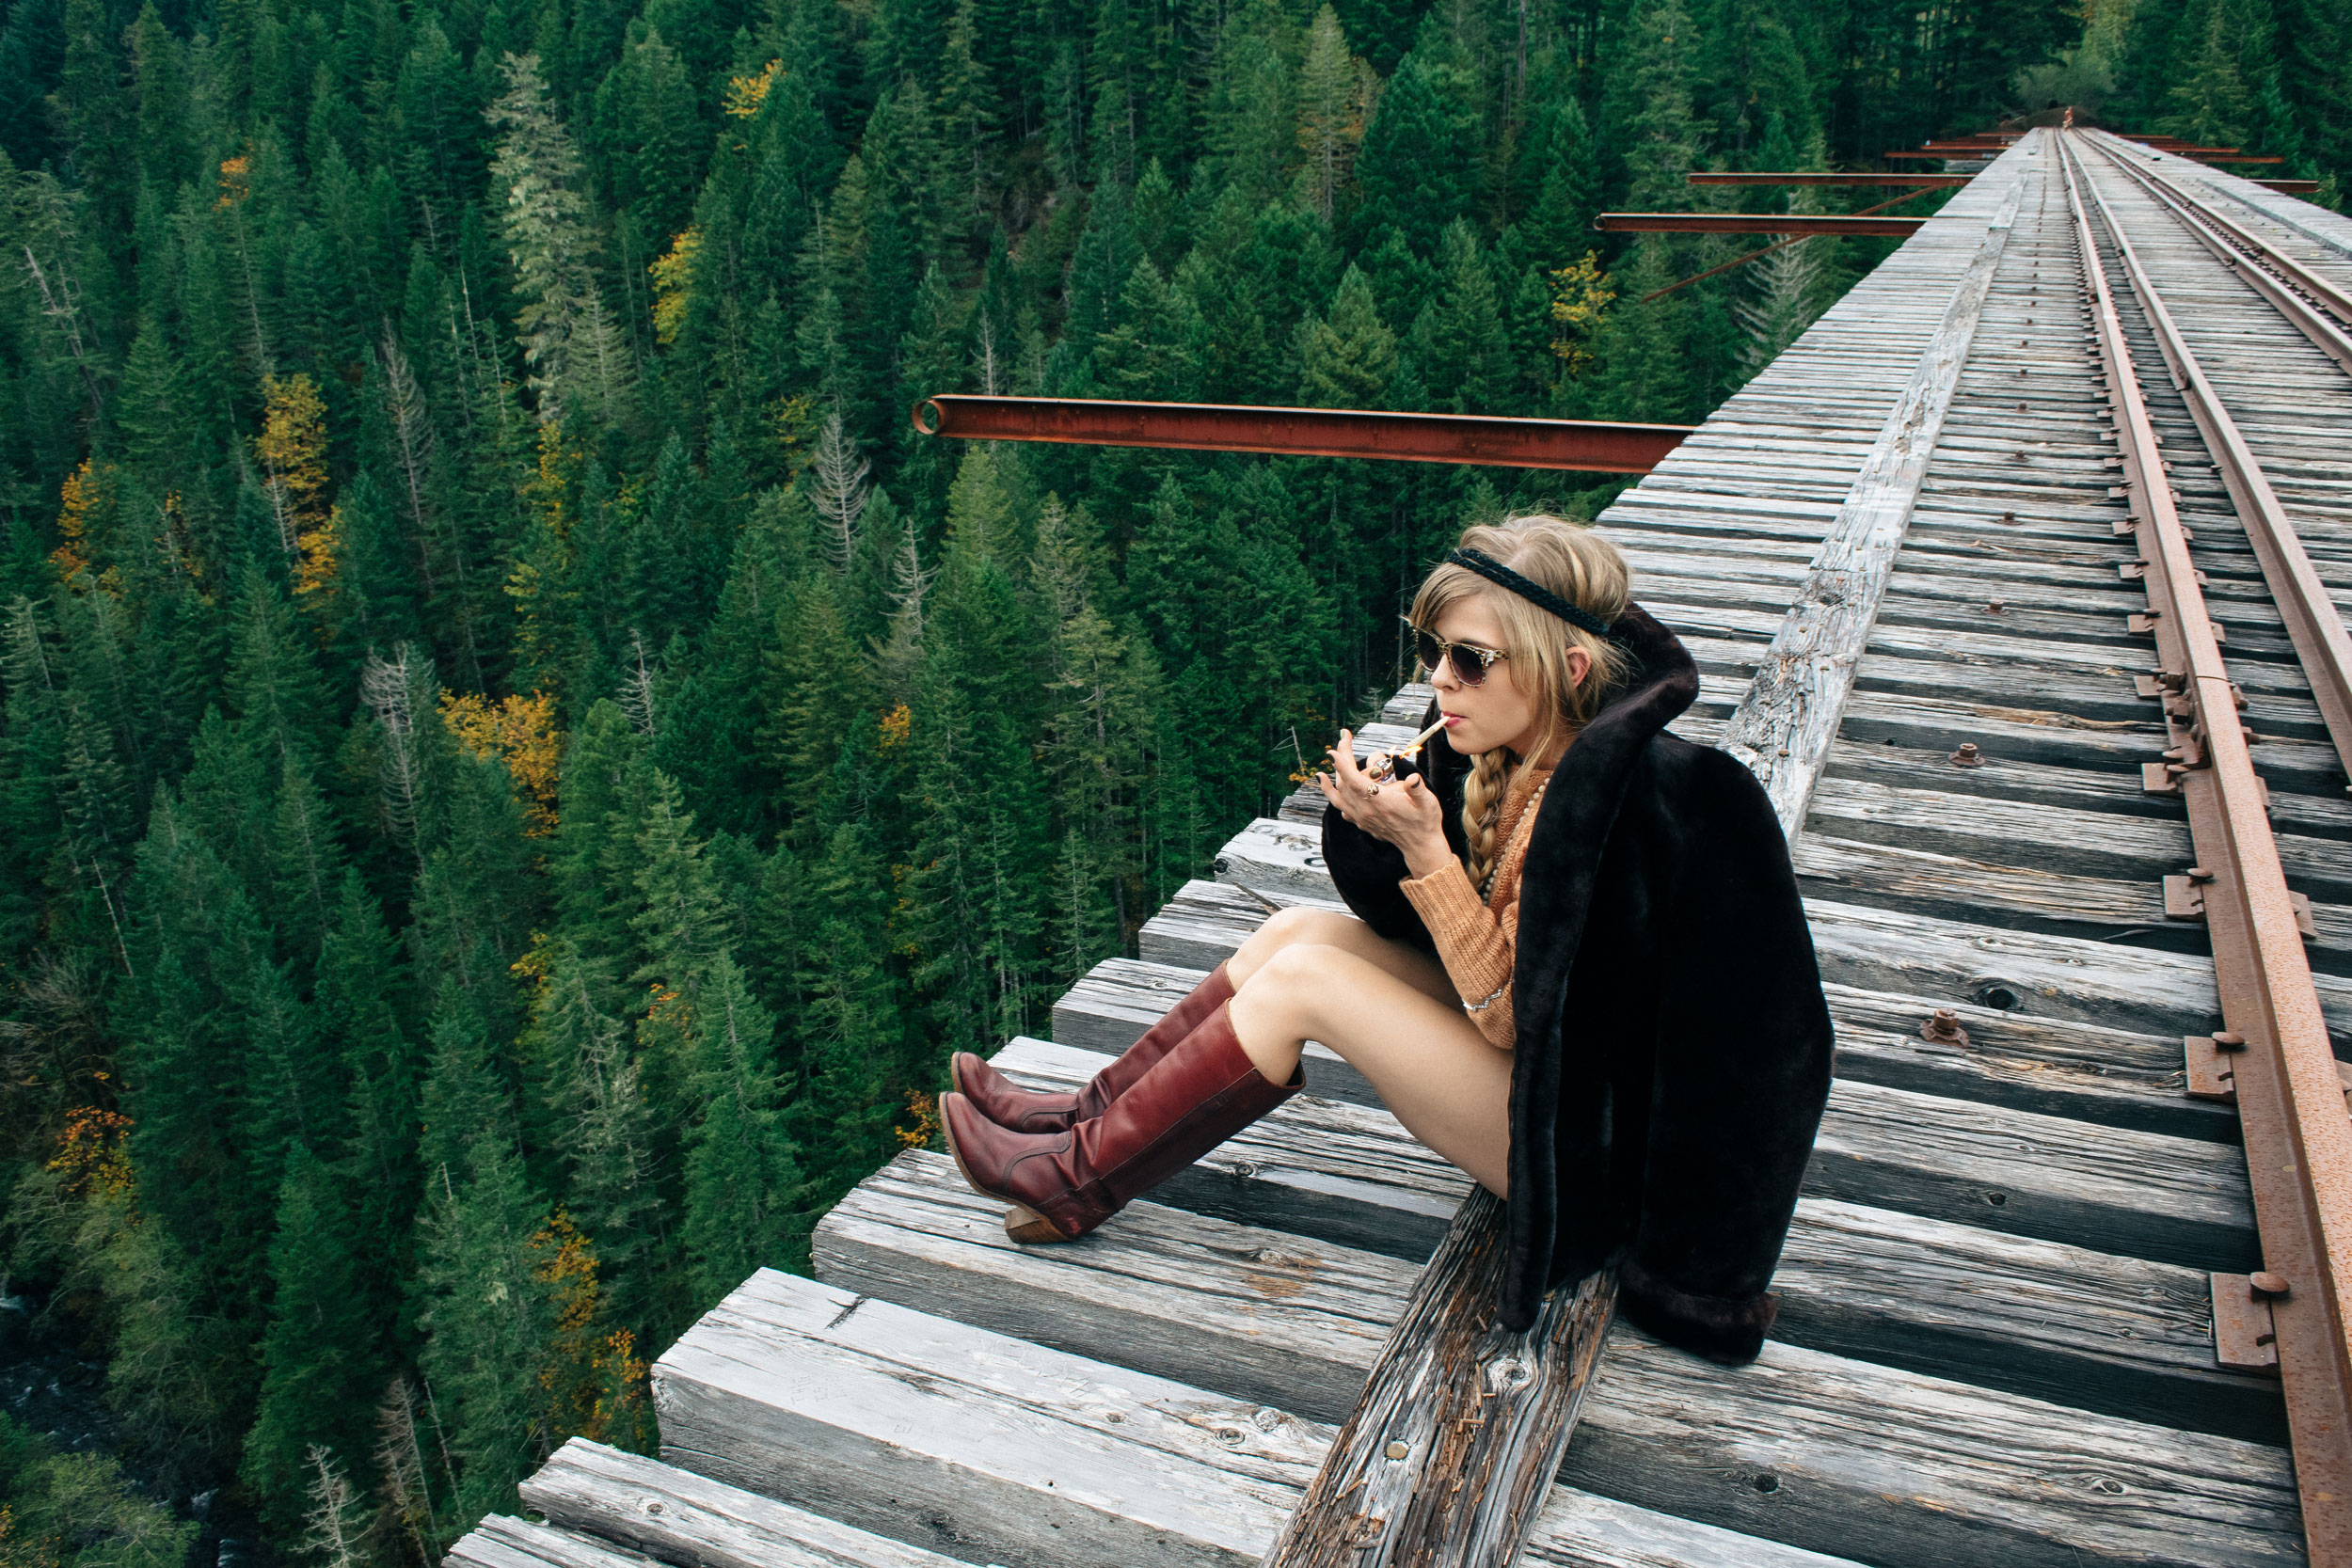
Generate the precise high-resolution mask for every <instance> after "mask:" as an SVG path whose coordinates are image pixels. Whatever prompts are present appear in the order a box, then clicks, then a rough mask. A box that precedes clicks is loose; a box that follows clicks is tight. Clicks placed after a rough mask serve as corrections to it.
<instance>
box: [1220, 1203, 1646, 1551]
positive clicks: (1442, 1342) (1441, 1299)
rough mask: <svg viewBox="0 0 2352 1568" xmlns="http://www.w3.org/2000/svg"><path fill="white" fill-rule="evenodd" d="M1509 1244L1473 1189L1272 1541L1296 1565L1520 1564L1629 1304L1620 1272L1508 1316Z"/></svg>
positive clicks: (1495, 1209)
mask: <svg viewBox="0 0 2352 1568" xmlns="http://www.w3.org/2000/svg"><path fill="white" fill-rule="evenodd" d="M1509 1250H1510V1246H1509V1241H1508V1238H1507V1235H1506V1232H1505V1227H1504V1226H1503V1223H1502V1201H1501V1200H1500V1199H1498V1198H1497V1197H1496V1196H1494V1195H1493V1194H1492V1193H1489V1192H1487V1191H1486V1189H1485V1188H1483V1187H1473V1188H1471V1190H1470V1196H1469V1197H1468V1198H1467V1199H1466V1200H1465V1201H1464V1203H1463V1205H1462V1208H1461V1211H1460V1212H1458V1213H1456V1214H1455V1216H1454V1223H1453V1225H1452V1226H1450V1227H1448V1228H1447V1231H1446V1238H1445V1241H1444V1242H1443V1243H1441V1244H1440V1245H1439V1246H1438V1252H1437V1255H1436V1256H1435V1257H1434V1258H1432V1259H1430V1260H1429V1264H1428V1266H1427V1267H1426V1268H1424V1269H1423V1270H1422V1272H1421V1275H1420V1277H1419V1278H1418V1279H1416V1280H1415V1281H1414V1283H1413V1289H1412V1291H1411V1292H1410V1293H1409V1294H1408V1295H1407V1296H1406V1300H1405V1303H1404V1308H1403V1310H1402V1311H1401V1312H1400V1313H1399V1314H1398V1315H1397V1320H1396V1326H1395V1328H1394V1330H1393V1331H1392V1332H1391V1334H1390V1336H1389V1338H1388V1341H1387V1342H1386V1343H1385V1344H1384V1345H1382V1346H1381V1349H1380V1353H1379V1354H1378V1356H1377V1357H1376V1358H1375V1361H1374V1363H1373V1366H1372V1370H1371V1373H1370V1375H1369V1376H1368V1377H1367V1378H1366V1379H1365V1383H1364V1387H1363V1391H1362V1393H1361V1394H1359V1396H1358V1397H1357V1400H1356V1404H1355V1407H1354V1408H1353V1409H1352V1410H1350V1411H1349V1412H1348V1415H1347V1418H1346V1420H1344V1421H1343V1422H1342V1423H1341V1424H1340V1430H1339V1432H1338V1433H1337V1435H1336V1437H1335V1438H1334V1440H1333V1442H1332V1445H1331V1449H1330V1453H1329V1454H1328V1456H1327V1458H1326V1459H1325V1461H1324V1463H1323V1465H1321V1466H1319V1467H1318V1468H1317V1469H1316V1471H1315V1477H1314V1480H1313V1481H1312V1482H1311V1483H1310V1484H1309V1486H1308V1488H1307V1495H1306V1497H1304V1498H1302V1499H1301V1500H1300V1502H1299V1505H1298V1507H1297V1508H1296V1510H1295V1511H1294V1512H1293V1513H1292V1514H1291V1516H1290V1518H1289V1519H1288V1520H1287V1521H1286V1522H1285V1523H1284V1525H1283V1527H1282V1533H1281V1535H1280V1536H1279V1538H1278V1539H1277V1540H1276V1541H1275V1543H1274V1545H1273V1547H1272V1549H1270V1550H1269V1551H1268V1552H1267V1553H1266V1558H1265V1560H1266V1562H1267V1564H1269V1565H1270V1568H1271V1565H1275V1564H1280V1565H1283V1568H1357V1565H1359V1564H1366V1563H1373V1564H1389V1563H1432V1564H1435V1563H1464V1564H1475V1563H1490V1562H1509V1561H1510V1560H1512V1559H1514V1558H1515V1557H1517V1556H1518V1551H1519V1547H1520V1546H1521V1545H1522V1544H1524V1543H1525V1542H1526V1540H1527V1538H1528V1537H1529V1536H1530V1535H1531V1534H1533V1533H1534V1525H1535V1514H1536V1511H1537V1509H1538V1508H1539V1507H1540V1506H1541V1504H1542V1502H1543V1500H1544V1498H1545V1497H1547V1496H1548V1495H1549V1492H1550V1490H1551V1483H1552V1477H1553V1476H1555V1475H1556V1474H1558V1473H1559V1469H1560V1460H1561V1457H1562V1455H1564V1454H1565V1452H1566V1451H1567V1448H1568V1439H1569V1437H1570V1435H1571V1434H1572V1433H1574V1432H1575V1430H1576V1415H1577V1407H1578V1406H1579V1405H1581V1403H1582V1402H1583V1400H1584V1395H1585V1392H1586V1390H1587V1389H1588V1388H1589V1387H1590V1386H1591V1383H1592V1373H1593V1368H1594V1366H1595V1364H1596V1363H1597V1361H1598V1359H1599V1357H1600V1353H1601V1347H1602V1346H1603V1345H1605V1344H1606V1343H1607V1342H1608V1339H1609V1330H1610V1325H1611V1323H1612V1320H1613V1318H1614V1316H1615V1312H1616V1302H1617V1276H1616V1271H1615V1270H1613V1269H1603V1270H1601V1271H1599V1272H1598V1273H1597V1274H1594V1275H1588V1276H1587V1277H1586V1278H1585V1279H1584V1280H1582V1281H1581V1283H1580V1284H1578V1285H1577V1286H1576V1288H1575V1289H1573V1290H1559V1291H1552V1292H1551V1293H1550V1294H1549V1296H1547V1297H1546V1298H1545V1299H1544V1303H1543V1305H1542V1307H1539V1308H1537V1310H1536V1314H1535V1322H1534V1324H1533V1325H1532V1326H1531V1327H1530V1328H1528V1329H1527V1330H1526V1331H1524V1332H1519V1333H1514V1332H1511V1331H1508V1330H1505V1329H1503V1328H1502V1326H1501V1325H1500V1324H1498V1323H1496V1322H1495V1307H1494V1303H1495V1297H1496V1294H1497V1293H1498V1291H1499V1288H1500V1286H1501V1284H1502V1270H1503V1263H1504V1259H1506V1257H1507V1256H1508V1254H1509Z"/></svg>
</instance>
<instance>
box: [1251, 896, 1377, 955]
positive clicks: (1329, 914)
mask: <svg viewBox="0 0 2352 1568" xmlns="http://www.w3.org/2000/svg"><path fill="white" fill-rule="evenodd" d="M1355 924H1358V922H1357V920H1356V917H1355V916H1354V915H1352V914H1345V913H1343V912H1341V911H1338V910H1314V909H1307V908H1304V907H1302V906H1299V905H1293V906H1291V907H1290V908H1289V909H1287V910H1277V911H1274V912H1273V913H1272V914H1270V915H1268V916H1266V921H1265V924H1264V925H1263V926H1261V927H1258V928H1257V930H1256V931H1255V932H1253V933H1251V936H1250V942H1251V943H1252V945H1255V946H1257V947H1258V948H1259V949H1260V951H1262V952H1267V953H1271V952H1274V951H1277V950H1279V949H1284V948H1291V947H1298V946H1311V945H1317V944H1321V945H1326V946H1336V945H1338V941H1339V928H1340V927H1341V926H1343V925H1355Z"/></svg>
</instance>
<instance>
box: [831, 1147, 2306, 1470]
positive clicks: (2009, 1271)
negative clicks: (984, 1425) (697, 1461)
mask: <svg viewBox="0 0 2352 1568" xmlns="http://www.w3.org/2000/svg"><path fill="white" fill-rule="evenodd" d="M1001 1214H1002V1205H1000V1204H993V1203H991V1202H990V1201H989V1200H988V1199H986V1198H982V1197H979V1196H976V1195H974V1194H973V1193H972V1192H971V1191H970V1190H969V1189H968V1188H967V1187H966V1186H965V1185H964V1183H963V1182H962V1181H961V1180H960V1179H959V1178H958V1176H957V1174H956V1171H955V1168H954V1164H953V1162H951V1161H949V1160H947V1159H946V1157H944V1156H942V1155H937V1154H931V1153H928V1152H924V1151H920V1150H916V1151H910V1152H908V1153H906V1154H902V1155H900V1156H899V1157H898V1159H896V1160H894V1161H893V1162H892V1163H891V1164H889V1165H888V1166H886V1167H885V1168H884V1169H883V1170H882V1171H881V1172H879V1173H877V1174H876V1175H875V1176H873V1177H870V1178H868V1179H867V1180H866V1181H865V1182H862V1183H860V1185H859V1186H858V1188H857V1190H856V1191H854V1192H853V1193H851V1194H850V1196H849V1197H847V1198H845V1199H844V1200H843V1201H842V1203H841V1204H840V1206H839V1207H837V1208H835V1209H834V1211H833V1212H832V1213H830V1214H828V1215H827V1216H826V1217H825V1219H824V1220H823V1221H822V1222H821V1223H820V1224H819V1225H818V1229H817V1234H816V1239H815V1248H816V1259H817V1272H818V1277H820V1278H822V1279H824V1280H825V1281H827V1282H828V1283H830V1284H834V1285H838V1286H842V1287H844V1288H845V1289H853V1290H856V1291H862V1292H864V1293H866V1294H869V1295H875V1296H880V1297H882V1299H884V1300H887V1301H894V1302H897V1303H898V1304H899V1305H901V1306H905V1307H916V1308H919V1309H920V1310H922V1311H926V1312H930V1313H934V1314H937V1315H939V1316H942V1317H951V1318H954V1319H955V1320H956V1321H958V1322H960V1323H971V1324H974V1325H975V1326H977V1327H981V1328H991V1329H995V1330H997V1331H998V1332H1001V1333H1008V1334H1019V1335H1021V1336H1023V1337H1025V1338H1029V1339H1031V1340H1033V1341H1036V1342H1038V1343H1041V1344H1048V1345H1052V1346H1054V1347H1055V1348H1057V1349H1059V1350H1067V1351H1070V1352H1073V1354H1081V1355H1089V1356H1094V1357H1096V1358H1098V1359H1101V1360H1105V1361H1111V1362H1116V1363H1119V1364H1120V1365H1124V1366H1133V1367H1136V1368H1137V1369H1138V1370H1145V1371H1150V1372H1152V1373H1154V1374H1157V1375H1159V1376H1163V1377H1173V1378H1176V1379H1179V1380H1180V1381H1183V1382H1186V1383H1192V1384H1196V1385H1199V1386H1202V1387H1205V1388H1210V1389H1213V1390H1215V1391H1216V1392H1217V1393H1221V1394H1230V1395H1232V1396H1233V1397H1234V1398H1236V1399H1245V1400H1254V1401H1259V1402H1266V1403H1273V1404H1279V1405H1280V1406H1281V1407H1282V1408H1284V1409H1287V1410H1290V1411H1292V1412H1294V1413H1295V1414H1297V1415H1301V1416H1307V1417H1311V1418H1315V1419H1318V1420H1335V1419H1338V1418H1340V1417H1342V1416H1343V1415H1344V1414H1345V1413H1346V1412H1347V1411H1348V1410H1349V1408H1350V1407H1351V1406H1352V1405H1353V1404H1354V1402H1355V1401H1356V1398H1357V1395H1358V1393H1359V1391H1360V1389H1361V1388H1362V1386H1363V1381H1364V1373H1365V1371H1366V1370H1367V1369H1368V1368H1370V1367H1371V1366H1372V1364H1373V1361H1374V1358H1375V1353H1376V1352H1377V1350H1378V1348H1379V1346H1380V1344H1381V1343H1382V1341H1383V1339H1384V1338H1385V1337H1387V1336H1388V1335H1389V1334H1390V1332H1391V1328H1392V1325H1393V1324H1394V1323H1396V1322H1397V1321H1398V1318H1399V1315H1400V1314H1401V1313H1402V1312H1403V1310H1404V1304H1405V1301H1406V1297H1407V1295H1408V1294H1409V1293H1410V1291H1411V1288H1412V1283H1413V1279H1414V1275H1415V1273H1416V1269H1415V1266H1414V1264H1413V1263H1412V1262H1410V1261H1407V1260H1405V1259H1396V1258H1391V1257H1388V1256H1385V1255H1382V1254H1377V1253H1370V1252H1364V1251H1361V1250H1359V1249H1355V1248H1350V1247H1344V1246H1339V1245H1335V1244H1333V1243H1327V1242H1323V1241H1319V1240H1317V1239H1315V1238H1312V1237H1307V1236H1301V1235H1298V1234H1295V1233H1293V1232H1289V1231H1286V1230H1281V1229H1275V1228H1270V1227H1263V1226H1249V1225H1242V1224H1237V1223H1235V1222H1232V1221H1230V1220H1223V1219H1215V1218H1210V1217H1206V1216H1202V1215H1199V1214H1194V1213H1191V1212H1186V1211H1184V1210H1182V1209H1179V1208H1174V1207H1170V1206H1168V1205H1164V1204H1161V1203H1158V1202H1156V1201H1150V1202H1142V1203H1137V1204H1134V1205H1131V1206H1130V1207H1129V1208H1128V1209H1127V1210H1125V1211H1123V1212H1121V1214H1120V1219H1119V1220H1118V1222H1117V1223H1116V1224H1114V1225H1110V1226H1105V1227H1104V1228H1103V1229H1101V1230H1099V1231H1096V1232H1095V1233H1094V1234H1093V1235H1092V1236H1090V1237H1089V1239H1088V1241H1087V1243H1086V1244H1085V1245H1083V1246H1077V1247H1049V1248H1037V1247H1026V1248H1025V1247H1020V1246H1017V1245H1015V1244H1013V1243H1011V1242H1009V1240H1007V1238H1006V1236H1005V1233H1004V1228H1003V1226H1002V1224H1001ZM2206 1281H2207V1275H2205V1274H2204V1273H2202V1272H2200V1271H2197V1270H2192V1269H2185V1268H2179V1267H2176V1266H2173V1265H2169V1264H2162V1263H2150V1262H2145V1261H2142V1260H2139V1259H2129V1258H2121V1257H2114V1256H2111V1255H2108V1254H2106V1253H2101V1252H2095V1251H2091V1250H2090V1249H2087V1248H2082V1247H2071V1246H2064V1245H2060V1244H2058V1243H2046V1242H2034V1241H2026V1240H2021V1239H2019V1238H2016V1237H2012V1236H2006V1235H2001V1234H1998V1233H1996V1232H1993V1231H1989V1230H1983V1229H1979V1228H1977V1227H1969V1226H1960V1225H1950V1224H1947V1223H1945V1222H1942V1221H1938V1220H1928V1219H1920V1218H1917V1217H1915V1216H1912V1215H1905V1214H1899V1213H1895V1212H1890V1211H1886V1210H1881V1209H1873V1208H1869V1207H1867V1206H1863V1205H1855V1204H1847V1203H1841V1202H1837V1201H1835V1200H1829V1199H1820V1198H1807V1199H1805V1200H1804V1202H1802V1203H1800V1204H1799V1205H1798V1209H1797V1217H1796V1222H1795V1225H1794V1227H1792V1229H1791V1230H1790V1233H1789V1243H1788V1251H1787V1252H1786V1253H1785V1254H1784V1255H1783V1258H1782V1262H1781V1267H1780V1272H1779V1274H1778V1275H1776V1276H1775V1279H1774V1288H1775V1289H1776V1290H1777V1291H1779V1292H1780V1295H1781V1316H1780V1321H1779V1323H1777V1324H1776V1325H1775V1327H1774V1330H1773V1337H1774V1338H1776V1339H1779V1340H1781V1341H1783V1342H1785V1343H1788V1344H1795V1345H1804V1346H1808V1347H1810V1348H1813V1349H1816V1350H1826V1351H1832V1352H1835V1353H1836V1354H1841V1355H1848V1356H1854V1357H1858V1358H1860V1359H1863V1360H1867V1361H1875V1362H1879V1363H1882V1364H1884V1365H1889V1366H1897V1367H1903V1368H1907V1369H1909V1370H1915V1371H1922V1372H1926V1373H1929V1374H1931V1375H1934V1376H1941V1377H1950V1378H1959V1379H1962V1380H1963V1381H1966V1382H1971V1383H1978V1384H1981V1385H1983V1386H1987V1387H1994V1388H2000V1389H2004V1390H2006V1391H2008V1392H2010V1393H2017V1394H2024V1395H2026V1396H2028V1397H2031V1398H2035V1399H2042V1400H2048V1401H2051V1402H2057V1403H2061V1404H2069V1405H2075V1406H2079V1407H2081V1408H2083V1409H2087V1410H2096V1411H2099V1412H2101V1413H2103V1414H2106V1415H2112V1416H2122V1417H2127V1418H2133V1419H2137V1420H2153V1421H2157V1422H2160V1423H2162V1424H2165V1425H2169V1426H2176V1427H2181V1428H2184V1429H2187V1430H2193V1431H2202V1432H2212V1433H2218V1434H2220V1435H2224V1436H2233V1437H2240V1438H2246V1439H2249V1440H2251V1441H2257V1442H2270V1443H2280V1442H2283V1441H2284V1440H2285V1435H2284V1426H2283V1424H2282V1421H2281V1418H2280V1399H2279V1386H2278V1383H2277V1380H2276V1379H2275V1378H2271V1377H2268V1376H2266V1375H2265V1374H2260V1373H2250V1372H2239V1371H2231V1370H2225V1369H2221V1368H2218V1367H2216V1366H2215V1365H2214V1364H2213V1344H2212V1324H2211V1321H2210V1318H2211V1298H2210V1293H2209V1291H2208V1290H2207V1284H2206Z"/></svg>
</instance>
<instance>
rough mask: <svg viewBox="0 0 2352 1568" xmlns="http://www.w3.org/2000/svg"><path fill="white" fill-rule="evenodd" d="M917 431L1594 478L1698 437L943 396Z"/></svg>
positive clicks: (1442, 418) (1443, 417)
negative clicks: (1578, 474)
mask: <svg viewBox="0 0 2352 1568" xmlns="http://www.w3.org/2000/svg"><path fill="white" fill-rule="evenodd" d="M914 428H915V429H916V430H919V431H921V432H922V433H923V434H924V435H926V436H956V437H959V438H961V439H964V440H974V441H1048V442H1061V443H1067V444H1071V445H1076V446H1089V447H1160V448H1168V449H1174V450H1178V451H1250V452H1262V453H1267V454H1272V455H1279V456H1286V457H1360V458H1376V459H1383V460H1386V461H1389V462H1397V463H1465V464H1475V465H1479V466H1482V467H1498V468H1559V469H1566V470H1571V471H1575V472H1581V473H1596V474H1645V473H1647V472H1649V471H1650V469H1652V468H1654V467H1657V466H1658V463H1659V460H1660V459H1661V458H1662V457H1664V456H1665V455H1666V454H1667V453H1668V452H1670V451H1674V450H1675V448H1677V446H1680V445H1681V444H1682V438H1683V437H1684V436H1688V435H1690V434H1691V430H1692V427H1691V426H1689V425H1680V424H1613V423H1606V422H1603V421H1599V420H1508V419H1500V418H1494V417H1490V416H1488V415H1485V414H1402V413H1391V412H1387V411H1385V410H1374V409H1361V408H1256V407H1250V406H1248V405H1247V404H1208V403H1120V402H1113V401H1110V400H1106V399H1094V398H996V397H977V396H966V395H962V394H945V393H943V394H942V395H940V396H938V397H930V398H925V399H924V400H923V401H922V402H920V403H918V404H915V405H914Z"/></svg>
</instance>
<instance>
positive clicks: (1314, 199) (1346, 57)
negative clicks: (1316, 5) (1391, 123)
mask: <svg viewBox="0 0 2352 1568" xmlns="http://www.w3.org/2000/svg"><path fill="white" fill-rule="evenodd" d="M1376 96H1377V78H1375V77H1374V76H1373V74H1372V72H1371V68H1370V67H1368V66H1366V65H1365V63H1364V62H1363V61H1362V60H1359V59H1358V58H1357V57H1356V56H1355V55H1351V54H1349V53H1348V50H1347V36H1346V34H1345V33H1343V31H1342V30H1341V28H1340V18H1339V13H1338V12H1337V11H1334V10H1333V9H1332V8H1330V6H1329V5H1328V4H1326V5H1325V6H1323V7H1322V8H1320V9H1319V10H1317V11H1316V12H1315V20H1314V24H1313V26H1312V27H1311V29H1310V30H1309V32H1308V35H1307V58H1306V63H1305V64H1304V65H1302V66H1301V67H1300V68H1299V82H1298V145H1299V147H1300V148H1301V149H1302V150H1304V151H1305V152H1306V154H1307V166H1306V168H1305V169H1304V171H1303V174H1304V179H1305V182H1306V192H1307V199H1308V201H1309V202H1310V204H1311V205H1312V206H1313V208H1314V210H1315V211H1316V212H1318V213H1320V214H1323V219H1324V221H1325V222H1326V223H1328V222H1330V221H1331V219H1332V216H1333V214H1334V213H1335V212H1336V210H1337V207H1338V203H1339V198H1340V193H1341V191H1342V190H1343V188H1345V186H1346V185H1347V183H1348V182H1349V180H1350V178H1351V177H1352V175H1353V173H1354V170H1355V166H1356V150H1357V148H1358V147H1359V146H1360V145H1361V144H1362V142H1363V139H1364V122H1365V119H1366V117H1367V116H1368V114H1369V113H1370V111H1371V107H1372V103H1373V101H1374V99H1375V97H1376Z"/></svg>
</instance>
